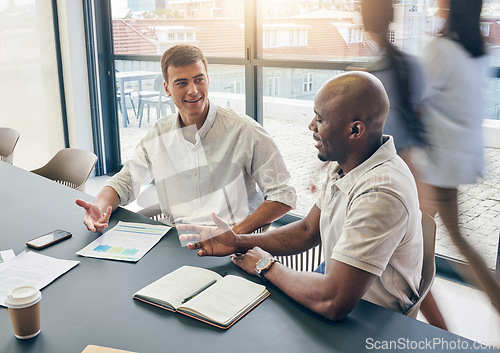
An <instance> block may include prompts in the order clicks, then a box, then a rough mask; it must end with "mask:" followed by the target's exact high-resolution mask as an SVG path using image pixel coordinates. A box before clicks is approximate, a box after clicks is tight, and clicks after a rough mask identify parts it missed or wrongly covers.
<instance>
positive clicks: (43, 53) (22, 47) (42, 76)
mask: <svg viewBox="0 0 500 353" xmlns="http://www.w3.org/2000/svg"><path fill="white" fill-rule="evenodd" d="M52 3H53V1H51V0H40V1H39V0H36V1H35V0H31V1H29V0H26V1H7V0H0V63H1V64H0V107H1V113H0V126H2V127H10V128H13V129H16V130H17V131H19V132H20V135H21V136H20V139H19V142H18V144H17V146H16V152H15V155H14V164H15V165H17V166H19V167H21V168H24V169H27V170H31V169H35V168H38V167H41V166H42V165H44V164H45V163H46V162H47V161H48V160H49V159H50V158H52V157H53V155H55V154H56V152H57V151H58V150H59V149H61V148H64V147H65V134H64V127H63V112H64V107H63V106H62V104H61V96H60V90H59V87H60V86H59V84H60V82H59V70H58V55H57V53H58V50H59V49H58V48H57V46H56V37H55V34H54V21H53V12H52V10H53V9H52Z"/></svg>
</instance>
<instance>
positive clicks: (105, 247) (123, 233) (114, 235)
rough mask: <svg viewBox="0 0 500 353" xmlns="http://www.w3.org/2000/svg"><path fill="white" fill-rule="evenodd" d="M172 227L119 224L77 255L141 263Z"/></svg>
mask: <svg viewBox="0 0 500 353" xmlns="http://www.w3.org/2000/svg"><path fill="white" fill-rule="evenodd" d="M171 228H172V227H169V226H163V225H161V226H160V225H152V224H145V223H130V222H121V221H120V222H118V224H117V225H116V226H114V227H113V228H111V229H109V230H108V231H107V232H105V233H104V234H103V235H101V236H100V237H99V238H97V239H96V240H94V241H93V242H92V243H90V244H89V245H87V246H86V247H84V248H83V249H82V250H80V251H78V252H77V253H76V254H77V255H80V256H85V257H95V258H100V259H109V260H120V261H131V262H137V261H139V260H140V259H141V258H142V257H143V256H144V255H146V253H147V252H148V251H149V250H151V249H152V248H153V246H155V245H156V243H158V242H159V241H160V239H161V238H162V237H163V236H164V235H165V234H166V233H167V232H168V231H169V230H170V229H171Z"/></svg>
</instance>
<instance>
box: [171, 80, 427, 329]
mask: <svg viewBox="0 0 500 353" xmlns="http://www.w3.org/2000/svg"><path fill="white" fill-rule="evenodd" d="M388 110H389V101H388V98H387V95H386V93H385V90H384V87H383V86H382V83H381V82H380V81H379V80H378V79H377V78H376V77H375V76H373V75H371V74H369V73H366V72H350V73H346V74H343V75H340V76H337V77H335V78H333V79H331V80H329V81H328V82H326V83H325V85H323V87H322V88H321V89H320V90H319V91H318V93H317V95H316V98H315V100H314V112H315V117H314V119H313V121H311V123H310V124H309V129H310V130H311V131H312V132H313V139H314V141H315V143H316V148H317V149H318V157H319V158H320V159H321V160H324V161H332V162H334V163H330V166H329V169H328V172H327V178H326V181H325V182H324V184H323V186H322V190H321V194H320V197H319V199H318V201H317V203H316V205H314V206H313V207H312V209H311V210H310V211H309V214H308V215H307V216H306V217H305V218H304V219H302V220H299V221H297V222H294V223H291V224H288V225H286V226H283V227H280V228H278V229H275V230H272V231H268V232H266V233H263V234H259V235H250V234H249V235H240V234H238V235H236V234H234V233H232V232H227V230H228V229H229V226H228V225H227V224H225V223H224V222H223V221H221V220H220V219H219V218H218V217H216V216H215V215H214V214H212V219H213V221H214V222H215V223H216V225H217V228H208V227H201V226H188V225H183V226H179V227H178V229H179V230H180V231H183V232H187V233H186V234H183V235H181V236H180V239H181V240H188V241H191V243H190V244H189V245H188V247H189V248H190V249H198V255H200V256H207V255H212V256H224V255H229V254H232V256H231V258H232V262H233V263H234V264H236V265H237V266H239V267H241V268H242V269H244V270H245V271H247V272H248V273H250V274H254V275H255V274H258V275H259V276H260V277H261V278H263V279H265V280H267V281H270V282H272V283H273V284H274V285H275V286H277V287H278V288H280V289H281V290H282V291H283V292H284V293H286V294H287V295H288V296H290V297H291V298H292V299H294V300H296V301H297V302H298V303H300V304H302V305H303V306H305V307H307V308H309V309H311V310H312V311H314V312H316V313H318V314H320V315H323V316H325V317H327V318H329V319H331V320H340V319H342V318H343V317H345V316H346V315H347V314H348V313H349V312H351V310H352V309H353V308H354V307H355V306H356V304H357V303H358V302H359V300H360V299H365V300H368V301H371V302H373V303H376V304H379V305H382V306H384V307H387V308H389V309H392V310H394V311H398V312H401V313H405V312H406V311H407V310H408V309H409V308H410V307H411V306H412V305H413V303H414V302H415V301H416V300H417V299H418V294H417V293H418V289H419V284H420V277H421V276H420V274H421V269H422V257H423V244H422V228H421V214H420V211H419V206H418V198H417V189H416V186H415V181H414V179H413V177H412V174H411V172H410V170H409V169H408V167H407V166H406V164H405V163H404V162H403V161H402V159H401V158H400V157H399V156H398V155H397V154H396V150H395V147H394V141H393V139H392V137H390V136H386V135H383V134H382V131H383V128H384V122H385V117H386V115H387V112H388ZM218 234H221V235H220V236H218ZM319 243H322V244H323V249H324V250H323V252H324V253H323V254H324V258H325V259H326V266H325V273H324V274H322V273H316V272H297V271H294V270H292V269H289V268H287V267H285V266H283V265H282V264H280V263H279V262H277V261H276V260H275V259H274V258H273V255H290V254H297V253H300V252H303V251H306V250H308V249H310V248H312V247H314V246H316V245H318V244H319Z"/></svg>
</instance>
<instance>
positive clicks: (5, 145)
mask: <svg viewBox="0 0 500 353" xmlns="http://www.w3.org/2000/svg"><path fill="white" fill-rule="evenodd" d="M19 136H20V134H19V132H18V131H17V130H14V129H11V128H8V127H0V160H1V161H3V162H7V163H10V164H12V163H13V160H14V148H16V144H17V141H18V140H19Z"/></svg>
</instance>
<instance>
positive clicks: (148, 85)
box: [115, 60, 245, 162]
mask: <svg viewBox="0 0 500 353" xmlns="http://www.w3.org/2000/svg"><path fill="white" fill-rule="evenodd" d="M115 67H116V69H117V71H118V72H117V73H116V76H117V101H118V104H119V106H118V107H117V108H118V118H119V122H120V125H119V126H120V148H121V157H122V161H123V162H124V161H126V160H127V159H129V158H130V157H131V155H132V153H133V152H134V149H135V146H136V145H137V143H139V141H140V140H141V138H142V137H143V136H144V135H145V134H146V133H147V132H148V131H149V129H150V128H152V127H153V125H154V124H155V123H156V121H157V120H158V117H163V116H166V115H170V114H172V103H171V101H170V99H169V98H167V97H166V96H163V97H162V98H161V99H160V100H159V99H158V97H159V96H158V95H159V94H160V93H161V91H160V90H163V83H162V84H161V86H160V88H159V89H160V90H156V89H155V87H154V80H155V79H154V77H156V76H158V75H161V68H160V63H159V62H149V61H129V60H117V61H115ZM208 76H209V79H210V92H209V98H210V101H211V102H214V103H215V104H218V105H220V106H224V107H231V108H232V109H234V110H236V111H238V112H242V113H244V112H245V92H244V88H245V71H244V67H243V66H238V65H209V66H208ZM162 82H163V79H162ZM121 85H123V92H124V98H125V99H124V103H122V101H121V99H120V97H121V93H120V87H121ZM121 104H125V106H124V107H122V105H121ZM157 107H159V108H160V109H159V111H157ZM123 109H126V112H127V116H128V122H127V127H124V124H123V114H122V111H123ZM174 109H175V107H174ZM139 125H140V126H139Z"/></svg>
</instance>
